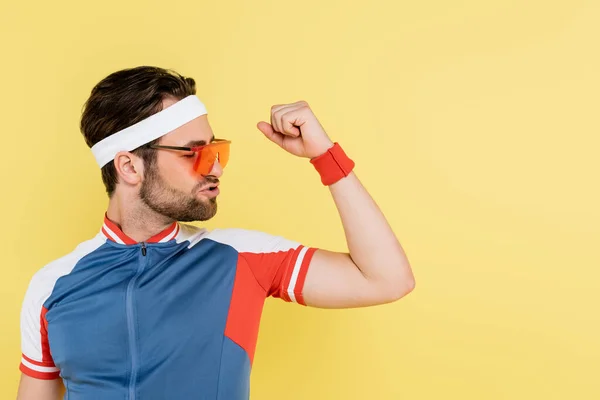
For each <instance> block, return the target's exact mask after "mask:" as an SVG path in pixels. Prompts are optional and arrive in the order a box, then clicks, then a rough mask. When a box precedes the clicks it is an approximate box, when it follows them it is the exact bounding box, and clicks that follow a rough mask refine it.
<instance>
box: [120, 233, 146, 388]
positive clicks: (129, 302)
mask: <svg viewBox="0 0 600 400" xmlns="http://www.w3.org/2000/svg"><path fill="white" fill-rule="evenodd" d="M141 248H142V258H141V260H140V262H139V264H138V268H137V271H136V272H135V275H134V276H133V278H131V280H130V281H129V284H128V285H127V296H126V300H125V301H126V309H127V330H128V333H129V353H130V354H131V377H130V379H129V400H135V398H136V396H135V382H136V380H137V369H138V365H137V364H138V356H137V339H136V332H135V324H134V319H135V310H134V308H133V288H134V285H135V282H136V281H137V280H138V278H139V276H140V275H141V273H142V272H143V271H144V268H145V267H146V262H147V258H146V243H144V242H142V243H141Z"/></svg>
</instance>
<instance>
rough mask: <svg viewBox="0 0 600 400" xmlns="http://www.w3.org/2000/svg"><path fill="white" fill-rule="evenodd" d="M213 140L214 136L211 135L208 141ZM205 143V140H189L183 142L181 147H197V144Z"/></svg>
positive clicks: (202, 144)
mask: <svg viewBox="0 0 600 400" xmlns="http://www.w3.org/2000/svg"><path fill="white" fill-rule="evenodd" d="M214 141H215V136H214V135H213V137H212V138H211V139H210V142H209V143H212V142H214ZM205 144H206V140H190V141H189V142H187V143H186V144H184V145H183V147H198V146H204V145H205Z"/></svg>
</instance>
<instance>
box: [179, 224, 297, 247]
mask: <svg viewBox="0 0 600 400" xmlns="http://www.w3.org/2000/svg"><path fill="white" fill-rule="evenodd" d="M180 228H181V233H182V234H181V237H182V238H186V240H189V241H190V243H191V244H192V245H194V244H195V243H197V242H199V241H200V240H211V241H214V242H218V243H221V244H224V245H228V246H231V247H233V248H234V249H235V250H237V251H238V252H240V253H272V252H278V251H288V250H292V249H297V248H298V247H299V246H300V243H298V242H296V241H294V240H289V239H287V238H284V237H282V236H279V235H273V234H270V233H267V232H262V231H258V230H251V229H242V228H218V229H212V230H208V229H206V228H197V227H195V226H191V225H185V224H181V225H180Z"/></svg>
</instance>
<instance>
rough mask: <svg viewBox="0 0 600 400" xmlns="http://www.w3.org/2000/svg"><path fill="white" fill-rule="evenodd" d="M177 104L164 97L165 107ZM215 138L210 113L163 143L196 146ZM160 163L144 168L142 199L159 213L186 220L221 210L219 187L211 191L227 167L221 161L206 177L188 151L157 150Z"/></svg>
mask: <svg viewBox="0 0 600 400" xmlns="http://www.w3.org/2000/svg"><path fill="white" fill-rule="evenodd" d="M174 103H175V100H164V101H163V108H166V107H168V106H170V105H172V104H174ZM213 138H214V136H213V132H212V129H211V127H210V125H209V123H208V118H207V116H206V115H203V116H201V117H198V118H196V119H194V120H193V121H190V122H188V123H187V124H185V125H183V126H181V127H180V128H177V129H176V130H174V131H172V132H170V133H168V134H167V135H165V136H163V137H162V138H161V140H160V143H159V144H161V145H167V146H179V147H193V146H200V145H203V144H207V143H210V142H211V140H212V139H213ZM152 151H156V152H157V154H156V163H155V164H154V165H153V166H151V167H150V168H146V169H145V171H144V180H143V181H142V186H141V188H140V198H141V199H142V201H143V202H144V203H145V204H146V205H147V206H148V207H150V208H151V209H152V210H154V211H155V212H158V213H159V214H162V215H164V216H166V217H168V218H170V219H173V220H176V221H182V222H188V221H206V220H208V219H210V218H212V217H213V216H214V215H215V214H216V212H217V199H216V197H217V195H218V189H216V190H213V191H211V190H208V187H209V186H215V184H218V182H219V177H220V176H221V175H222V173H223V170H222V168H221V166H220V165H219V163H218V161H215V165H214V166H213V168H212V170H211V171H210V172H209V175H206V176H202V175H198V174H197V173H195V172H194V171H193V169H192V166H193V164H194V159H195V156H190V153H188V152H185V151H172V150H164V149H155V150H152Z"/></svg>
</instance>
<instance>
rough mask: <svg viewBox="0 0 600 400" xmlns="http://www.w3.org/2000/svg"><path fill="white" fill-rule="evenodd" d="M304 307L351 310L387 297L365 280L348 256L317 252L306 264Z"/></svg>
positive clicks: (378, 301)
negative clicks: (307, 265)
mask: <svg viewBox="0 0 600 400" xmlns="http://www.w3.org/2000/svg"><path fill="white" fill-rule="evenodd" d="M303 296H304V301H305V302H306V305H307V306H312V307H318V308H354V307H365V306H371V305H376V304H383V303H386V302H388V301H389V300H388V296H385V295H384V293H382V291H381V290H380V289H378V286H377V285H375V284H374V283H373V282H371V281H369V279H367V277H365V275H363V273H362V272H361V271H360V269H359V268H358V267H357V266H356V265H355V264H354V262H353V261H352V258H351V257H350V254H348V253H337V252H333V251H328V250H322V249H319V250H317V251H316V252H315V253H314V255H313V257H312V260H311V262H310V265H309V267H308V271H307V273H306V282H305V283H304V288H303Z"/></svg>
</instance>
